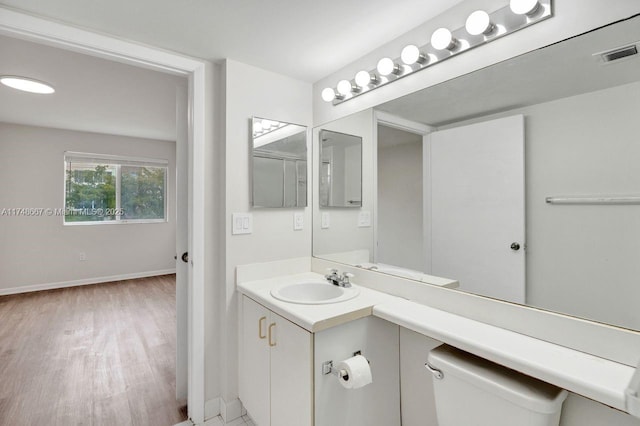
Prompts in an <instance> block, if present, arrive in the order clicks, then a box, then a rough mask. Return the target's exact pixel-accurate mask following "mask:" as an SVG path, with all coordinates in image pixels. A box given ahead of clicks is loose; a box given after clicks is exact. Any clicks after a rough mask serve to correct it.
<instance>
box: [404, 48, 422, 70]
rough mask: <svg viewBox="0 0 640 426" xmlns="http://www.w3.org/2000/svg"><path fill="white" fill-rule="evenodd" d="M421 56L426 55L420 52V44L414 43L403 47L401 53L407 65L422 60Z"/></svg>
mask: <svg viewBox="0 0 640 426" xmlns="http://www.w3.org/2000/svg"><path fill="white" fill-rule="evenodd" d="M420 58H424V56H423V55H422V53H420V49H418V46H415V45H413V44H410V45H408V46H405V47H404V49H402V53H400V59H402V62H404V63H405V64H407V65H413V64H415V63H416V62H420Z"/></svg>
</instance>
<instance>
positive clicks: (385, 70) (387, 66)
mask: <svg viewBox="0 0 640 426" xmlns="http://www.w3.org/2000/svg"><path fill="white" fill-rule="evenodd" d="M376 69H377V70H378V72H379V73H380V75H383V76H384V75H389V74H391V73H392V72H393V71H394V70H395V69H396V64H395V63H394V62H393V60H392V59H391V58H382V59H380V60H379V61H378V66H377V67H376Z"/></svg>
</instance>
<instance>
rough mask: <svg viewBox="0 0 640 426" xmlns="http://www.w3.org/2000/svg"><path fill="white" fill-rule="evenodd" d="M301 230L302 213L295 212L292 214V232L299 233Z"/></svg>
mask: <svg viewBox="0 0 640 426" xmlns="http://www.w3.org/2000/svg"><path fill="white" fill-rule="evenodd" d="M302 229H304V213H303V212H295V213H294V214H293V230H294V231H301V230H302Z"/></svg>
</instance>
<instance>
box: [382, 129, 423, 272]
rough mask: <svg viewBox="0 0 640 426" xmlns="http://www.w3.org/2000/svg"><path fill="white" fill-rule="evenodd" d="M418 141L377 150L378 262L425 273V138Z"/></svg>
mask: <svg viewBox="0 0 640 426" xmlns="http://www.w3.org/2000/svg"><path fill="white" fill-rule="evenodd" d="M378 138H380V133H378ZM417 139H419V142H412V143H403V144H400V145H394V146H391V147H384V148H380V146H378V182H377V188H378V218H377V224H378V236H377V239H378V251H377V256H376V261H377V262H380V263H386V264H390V265H396V266H401V267H403V268H409V269H413V270H416V271H424V266H425V259H424V250H423V246H424V242H423V233H422V187H423V179H422V137H420V136H418V137H417ZM378 143H380V141H378Z"/></svg>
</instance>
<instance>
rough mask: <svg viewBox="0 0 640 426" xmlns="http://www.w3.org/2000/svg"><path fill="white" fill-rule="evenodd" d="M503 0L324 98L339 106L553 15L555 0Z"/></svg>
mask: <svg viewBox="0 0 640 426" xmlns="http://www.w3.org/2000/svg"><path fill="white" fill-rule="evenodd" d="M503 1H504V4H505V6H503V7H502V8H500V9H498V10H496V11H494V12H491V13H489V12H486V11H484V10H476V11H474V12H473V13H471V14H470V15H468V17H467V19H466V22H465V25H464V26H463V27H461V28H458V29H456V30H453V31H452V30H449V29H447V28H444V27H443V28H438V29H437V30H436V31H434V32H433V34H432V35H431V42H430V43H429V44H426V45H423V46H419V45H415V44H409V45H407V46H405V47H404V49H402V51H401V53H400V57H399V58H395V59H393V58H391V57H386V58H382V59H380V61H378V64H377V66H376V68H375V69H373V70H369V71H367V70H366V69H365V70H362V71H359V72H358V73H357V74H356V75H355V78H354V79H353V80H341V81H340V82H339V83H338V84H337V85H336V86H335V87H327V88H324V89H323V90H322V93H321V96H322V99H323V100H324V101H325V102H331V103H333V105H338V104H340V103H342V102H346V101H348V100H349V99H353V98H354V97H356V96H361V95H363V94H364V93H367V92H370V91H371V90H374V89H377V88H378V87H383V86H385V85H387V84H390V83H392V82H394V81H396V80H398V79H400V78H404V77H407V76H409V75H411V74H413V73H416V72H418V71H422V70H424V69H427V68H431V67H432V66H437V64H438V63H440V62H442V61H445V60H447V59H450V58H453V57H454V56H457V55H460V54H462V53H464V52H466V51H467V50H470V49H473V48H475V47H478V46H481V45H483V44H486V43H490V42H492V41H493V40H496V39H498V38H500V37H504V36H506V35H508V34H511V33H513V32H516V31H519V30H521V29H523V28H527V27H529V26H531V25H534V24H536V23H538V22H540V21H543V20H545V19H548V18H550V17H551V16H553V15H552V11H551V3H552V1H553V0H503ZM398 64H403V65H402V66H401V65H398Z"/></svg>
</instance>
